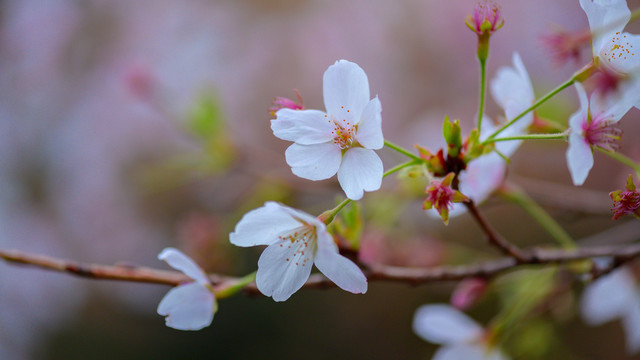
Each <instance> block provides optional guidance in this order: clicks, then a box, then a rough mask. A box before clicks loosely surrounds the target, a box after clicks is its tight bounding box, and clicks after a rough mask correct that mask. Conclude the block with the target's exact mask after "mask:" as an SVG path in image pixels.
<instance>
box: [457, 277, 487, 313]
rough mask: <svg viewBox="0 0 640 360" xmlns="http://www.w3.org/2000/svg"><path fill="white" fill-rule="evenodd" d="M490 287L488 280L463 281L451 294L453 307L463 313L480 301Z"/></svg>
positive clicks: (472, 279)
mask: <svg viewBox="0 0 640 360" xmlns="http://www.w3.org/2000/svg"><path fill="white" fill-rule="evenodd" d="M488 285H489V283H488V282H487V280H485V279H482V278H469V279H464V280H462V281H461V282H460V283H459V284H458V286H457V287H456V289H455V290H453V294H451V305H453V306H454V307H455V308H458V309H460V310H462V311H464V310H468V309H469V308H470V307H471V306H472V305H473V304H475V303H476V301H478V299H480V297H481V296H482V295H483V294H484V292H485V290H486V289H487V286H488Z"/></svg>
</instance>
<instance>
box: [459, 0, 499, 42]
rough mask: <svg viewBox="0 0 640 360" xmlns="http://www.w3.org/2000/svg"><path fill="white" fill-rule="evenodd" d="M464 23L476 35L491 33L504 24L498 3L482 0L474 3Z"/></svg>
mask: <svg viewBox="0 0 640 360" xmlns="http://www.w3.org/2000/svg"><path fill="white" fill-rule="evenodd" d="M466 24H467V26H468V27H469V29H471V30H473V31H475V32H476V34H478V35H483V34H493V33H494V32H495V31H496V30H498V29H500V28H501V27H502V25H504V18H502V16H501V13H500V7H498V5H496V4H495V3H493V2H491V3H489V2H488V1H487V0H482V1H480V2H478V4H476V7H475V9H474V10H473V14H471V15H469V16H468V17H467V20H466Z"/></svg>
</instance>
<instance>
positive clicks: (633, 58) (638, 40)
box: [599, 32, 640, 74]
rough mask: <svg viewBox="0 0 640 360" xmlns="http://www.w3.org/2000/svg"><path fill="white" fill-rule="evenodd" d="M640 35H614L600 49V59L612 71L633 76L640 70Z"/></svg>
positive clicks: (625, 33)
mask: <svg viewBox="0 0 640 360" xmlns="http://www.w3.org/2000/svg"><path fill="white" fill-rule="evenodd" d="M638 49H640V35H634V34H629V33H627V32H624V33H621V34H614V35H613V37H610V38H608V40H607V41H605V42H603V44H602V48H600V53H599V56H600V59H601V60H602V63H603V64H604V65H605V66H607V67H609V68H610V69H612V70H614V71H616V72H619V73H622V74H633V73H634V72H637V71H639V70H640V52H638Z"/></svg>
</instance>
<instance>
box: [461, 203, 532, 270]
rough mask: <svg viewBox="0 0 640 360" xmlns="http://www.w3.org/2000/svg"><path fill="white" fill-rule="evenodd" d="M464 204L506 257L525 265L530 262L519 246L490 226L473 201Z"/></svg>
mask: <svg viewBox="0 0 640 360" xmlns="http://www.w3.org/2000/svg"><path fill="white" fill-rule="evenodd" d="M464 204H465V205H466V207H467V209H468V210H469V212H470V213H471V215H472V216H473V218H474V219H475V220H476V221H477V222H478V224H479V225H480V227H481V228H482V230H483V231H484V233H485V234H486V235H487V240H488V241H489V243H490V244H491V245H493V246H495V247H497V248H498V249H500V250H501V251H502V252H503V253H505V254H506V255H509V256H511V257H513V258H514V259H516V260H517V261H518V262H521V263H524V262H527V261H528V259H527V258H526V257H525V254H523V253H522V251H521V250H520V249H519V248H518V247H517V246H515V245H513V244H511V243H510V242H509V241H507V240H506V239H504V238H503V237H502V236H501V235H500V234H498V233H497V232H496V231H495V230H494V229H493V228H492V227H491V225H489V223H488V222H487V220H486V219H485V218H484V216H482V214H480V211H478V208H477V207H476V205H475V204H474V203H473V201H471V200H470V201H468V202H465V203H464Z"/></svg>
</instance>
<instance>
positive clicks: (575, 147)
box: [567, 131, 593, 186]
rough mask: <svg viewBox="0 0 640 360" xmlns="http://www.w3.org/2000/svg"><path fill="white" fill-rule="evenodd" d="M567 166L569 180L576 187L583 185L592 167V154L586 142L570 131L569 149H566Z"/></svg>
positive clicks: (580, 136)
mask: <svg viewBox="0 0 640 360" xmlns="http://www.w3.org/2000/svg"><path fill="white" fill-rule="evenodd" d="M567 165H568V166H569V173H570V174H571V180H573V184H574V185H576V186H580V185H582V184H584V181H585V180H586V179H587V175H589V171H590V170H591V168H592V167H593V153H592V152H591V147H590V146H589V144H588V143H587V140H586V139H585V138H584V137H583V136H582V135H580V134H576V133H575V131H572V132H571V134H569V147H568V149H567Z"/></svg>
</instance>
